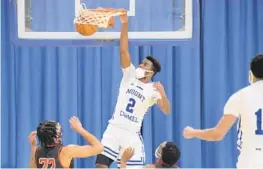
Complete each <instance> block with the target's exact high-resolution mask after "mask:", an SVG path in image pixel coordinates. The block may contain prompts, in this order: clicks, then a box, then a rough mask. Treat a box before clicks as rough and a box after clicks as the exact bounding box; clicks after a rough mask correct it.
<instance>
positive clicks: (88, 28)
mask: <svg viewBox="0 0 263 169" xmlns="http://www.w3.org/2000/svg"><path fill="white" fill-rule="evenodd" d="M75 27H76V30H77V31H78V33H80V34H81V35H83V36H90V35H93V34H94V33H96V32H97V30H98V27H97V26H95V25H91V24H79V23H76V24H75Z"/></svg>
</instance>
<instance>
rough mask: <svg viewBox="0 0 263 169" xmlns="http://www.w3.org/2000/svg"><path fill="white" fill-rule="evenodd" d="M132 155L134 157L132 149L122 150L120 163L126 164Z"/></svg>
mask: <svg viewBox="0 0 263 169" xmlns="http://www.w3.org/2000/svg"><path fill="white" fill-rule="evenodd" d="M133 155H134V149H133V148H132V147H128V148H126V149H125V150H124V152H123V154H122V156H121V161H122V162H125V163H126V162H127V161H129V160H130V159H131V158H132V156H133Z"/></svg>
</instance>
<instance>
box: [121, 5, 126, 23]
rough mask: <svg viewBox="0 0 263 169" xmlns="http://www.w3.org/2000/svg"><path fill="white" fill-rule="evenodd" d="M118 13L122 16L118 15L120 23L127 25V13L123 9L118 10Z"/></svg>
mask: <svg viewBox="0 0 263 169" xmlns="http://www.w3.org/2000/svg"><path fill="white" fill-rule="evenodd" d="M120 12H123V14H122V15H120V19H121V23H122V24H124V23H128V15H127V11H126V10H125V9H123V10H120Z"/></svg>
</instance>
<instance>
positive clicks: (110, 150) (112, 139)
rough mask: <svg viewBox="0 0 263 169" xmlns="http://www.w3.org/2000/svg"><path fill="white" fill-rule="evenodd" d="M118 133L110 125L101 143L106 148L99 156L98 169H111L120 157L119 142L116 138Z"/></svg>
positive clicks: (97, 160)
mask: <svg viewBox="0 0 263 169" xmlns="http://www.w3.org/2000/svg"><path fill="white" fill-rule="evenodd" d="M116 133H118V132H116V131H115V130H114V128H113V127H111V126H110V125H109V126H108V127H107V129H106V131H105V132H104V134H103V137H102V140H101V143H102V145H103V146H104V151H103V152H102V153H101V154H99V155H98V156H97V159H96V162H95V164H96V168H109V166H110V165H111V164H112V162H113V161H116V160H117V157H118V156H119V142H118V138H117V137H116Z"/></svg>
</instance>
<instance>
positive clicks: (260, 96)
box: [184, 55, 263, 168]
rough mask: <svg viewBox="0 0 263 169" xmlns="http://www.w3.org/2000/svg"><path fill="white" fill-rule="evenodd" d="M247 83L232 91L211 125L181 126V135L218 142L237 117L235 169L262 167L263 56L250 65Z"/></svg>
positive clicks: (256, 58) (257, 57) (258, 56)
mask: <svg viewBox="0 0 263 169" xmlns="http://www.w3.org/2000/svg"><path fill="white" fill-rule="evenodd" d="M249 81H250V83H251V85H249V86H247V87H245V88H243V89H241V90H239V91H238V92H236V93H234V94H233V95H232V96H231V97H230V98H229V100H228V101H227V103H226V105H225V107H224V115H223V117H222V118H221V120H220V121H219V122H218V124H217V125H216V126H215V127H214V128H210V129H206V130H197V129H193V128H191V127H186V128H185V129H184V137H185V138H188V139H189V138H194V137H196V138H200V139H202V140H207V141H220V140H222V139H223V138H224V136H225V134H226V133H227V132H228V130H229V129H230V128H231V127H232V125H233V124H234V123H235V121H236V119H238V118H239V123H238V141H237V147H238V149H239V150H240V155H239V157H238V162H237V168H263V126H262V121H263V115H262V113H263V55H257V56H255V57H254V58H253V59H252V61H251V64H250V73H249Z"/></svg>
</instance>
